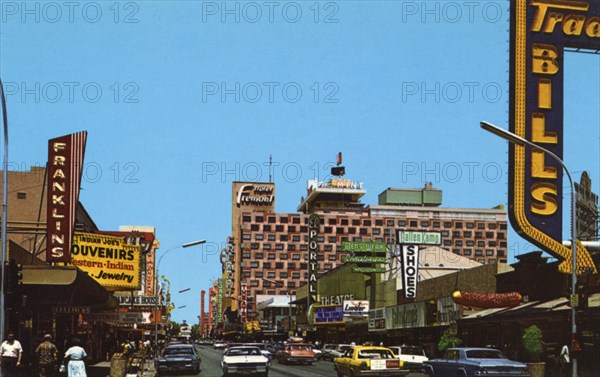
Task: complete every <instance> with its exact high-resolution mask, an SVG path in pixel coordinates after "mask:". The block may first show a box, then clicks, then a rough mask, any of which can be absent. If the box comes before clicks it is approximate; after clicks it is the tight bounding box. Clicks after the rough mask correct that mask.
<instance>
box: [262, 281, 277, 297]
mask: <svg viewBox="0 0 600 377" xmlns="http://www.w3.org/2000/svg"><path fill="white" fill-rule="evenodd" d="M265 283H266V282H265ZM263 285H264V286H265V287H266V285H265V284H264V283H263ZM267 294H268V295H272V296H275V291H267Z"/></svg>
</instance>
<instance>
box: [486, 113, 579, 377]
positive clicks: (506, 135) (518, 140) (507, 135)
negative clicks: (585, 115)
mask: <svg viewBox="0 0 600 377" xmlns="http://www.w3.org/2000/svg"><path fill="white" fill-rule="evenodd" d="M479 125H480V126H481V128H483V129H484V130H486V131H488V132H491V133H493V134H494V135H496V136H500V137H501V138H503V139H504V140H508V141H509V142H511V143H513V144H517V145H520V146H523V147H524V146H525V145H528V146H530V147H531V148H535V149H537V150H540V151H542V152H544V153H547V154H548V155H549V156H550V157H552V158H553V159H554V160H556V162H558V163H559V164H560V166H562V168H563V169H564V170H565V173H567V177H568V178H569V184H570V187H571V297H575V295H576V294H577V211H576V206H577V203H576V198H575V186H574V185H573V179H572V178H571V174H570V173H569V170H568V169H567V167H566V166H565V163H564V162H563V160H561V159H560V158H559V157H558V156H557V155H556V154H554V153H552V152H551V151H549V150H548V149H546V148H543V147H540V146H539V145H537V144H535V143H532V142H531V141H529V140H527V139H525V138H523V137H521V136H519V135H515V134H513V133H512V132H509V131H506V130H505V129H502V128H500V127H498V126H495V125H493V124H491V123H488V122H480V123H479ZM576 314H577V308H576V307H575V306H574V305H571V360H572V363H571V366H572V368H573V369H572V374H571V375H572V377H577V359H576V358H575V357H574V356H575V355H574V353H573V348H574V347H573V345H574V344H575V337H576V336H577V324H576V323H575V319H576V318H575V317H576Z"/></svg>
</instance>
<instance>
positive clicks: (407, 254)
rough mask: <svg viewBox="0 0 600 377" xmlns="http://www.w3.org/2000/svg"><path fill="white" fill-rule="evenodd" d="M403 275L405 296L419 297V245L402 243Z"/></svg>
mask: <svg viewBox="0 0 600 377" xmlns="http://www.w3.org/2000/svg"><path fill="white" fill-rule="evenodd" d="M402 276H403V277H404V279H403V286H404V287H403V288H404V297H406V298H417V281H418V278H419V246H417V245H402Z"/></svg>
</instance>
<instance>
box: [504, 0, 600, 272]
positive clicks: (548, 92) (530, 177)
mask: <svg viewBox="0 0 600 377" xmlns="http://www.w3.org/2000/svg"><path fill="white" fill-rule="evenodd" d="M510 39H511V48H510V51H511V52H510V95H511V97H510V107H511V111H510V121H509V123H510V130H511V132H513V133H514V134H516V135H519V136H521V137H523V138H526V139H527V140H529V141H531V142H533V143H536V144H538V145H540V146H541V147H544V148H546V149H548V150H550V151H551V152H553V153H554V154H556V155H557V156H558V157H559V158H561V159H562V158H563V157H562V155H563V136H564V131H563V81H564V61H565V60H564V52H565V48H573V49H584V50H585V49H588V50H596V51H597V50H600V2H599V1H597V0H594V1H592V0H589V1H575V0H511V38H510ZM577 111H585V109H578V110H577ZM594 111H597V109H594ZM509 148H510V152H509V160H510V168H509V172H510V175H509V206H510V208H509V216H510V220H511V224H512V226H513V227H514V228H515V230H516V231H517V232H518V233H519V234H520V235H521V236H523V237H524V238H526V239H528V240H529V241H531V242H533V243H534V244H536V245H537V246H539V247H540V248H542V249H543V250H544V251H546V252H548V253H549V254H551V255H553V256H554V257H556V258H558V259H561V260H563V262H562V263H561V264H560V265H559V270H560V271H562V272H565V273H569V272H571V262H570V260H571V250H570V249H569V248H567V247H565V246H563V245H562V207H563V206H562V198H563V193H562V186H563V183H562V168H561V166H560V164H559V163H558V162H557V161H554V160H553V159H552V157H551V156H548V155H546V153H544V152H542V151H540V150H536V149H532V148H530V147H528V146H527V147H526V146H521V145H513V144H512V143H510V144H509ZM577 266H578V270H580V272H581V270H582V269H583V268H586V267H587V268H591V269H592V270H593V271H595V270H596V269H595V267H594V264H593V261H592V259H591V257H590V254H589V253H588V251H587V250H586V249H585V248H584V247H583V246H582V245H578V246H577Z"/></svg>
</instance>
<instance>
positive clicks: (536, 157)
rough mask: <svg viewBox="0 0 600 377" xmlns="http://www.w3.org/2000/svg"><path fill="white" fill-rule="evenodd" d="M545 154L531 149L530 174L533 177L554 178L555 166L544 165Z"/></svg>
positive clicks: (555, 176)
mask: <svg viewBox="0 0 600 377" xmlns="http://www.w3.org/2000/svg"><path fill="white" fill-rule="evenodd" d="M545 160H546V158H545V154H544V152H542V151H536V150H533V151H531V176H532V177H533V178H546V179H548V178H549V179H556V178H557V175H556V168H555V167H554V166H546V165H545Z"/></svg>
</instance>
